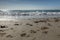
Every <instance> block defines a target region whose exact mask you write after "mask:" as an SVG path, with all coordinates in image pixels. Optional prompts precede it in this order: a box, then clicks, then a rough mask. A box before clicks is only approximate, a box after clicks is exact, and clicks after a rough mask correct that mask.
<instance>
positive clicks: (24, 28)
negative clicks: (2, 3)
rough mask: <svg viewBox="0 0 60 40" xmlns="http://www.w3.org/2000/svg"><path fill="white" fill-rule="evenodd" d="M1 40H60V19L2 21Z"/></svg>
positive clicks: (0, 27)
mask: <svg viewBox="0 0 60 40" xmlns="http://www.w3.org/2000/svg"><path fill="white" fill-rule="evenodd" d="M0 40H60V18H46V19H25V20H24V19H21V20H11V21H7V20H5V21H2V20H0Z"/></svg>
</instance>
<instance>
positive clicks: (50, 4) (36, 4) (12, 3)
mask: <svg viewBox="0 0 60 40" xmlns="http://www.w3.org/2000/svg"><path fill="white" fill-rule="evenodd" d="M0 9H11V10H12V9H16V10H29V9H60V0H0Z"/></svg>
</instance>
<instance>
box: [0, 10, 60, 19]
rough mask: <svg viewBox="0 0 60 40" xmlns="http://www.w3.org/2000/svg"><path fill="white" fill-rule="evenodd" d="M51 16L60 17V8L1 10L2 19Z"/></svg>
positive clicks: (0, 17)
mask: <svg viewBox="0 0 60 40" xmlns="http://www.w3.org/2000/svg"><path fill="white" fill-rule="evenodd" d="M49 17H50V18H54V17H60V10H7V11H2V10H0V19H29V18H49Z"/></svg>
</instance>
